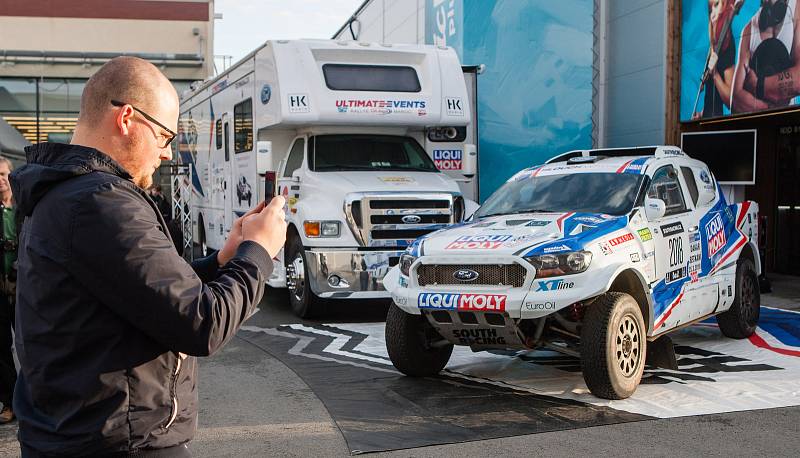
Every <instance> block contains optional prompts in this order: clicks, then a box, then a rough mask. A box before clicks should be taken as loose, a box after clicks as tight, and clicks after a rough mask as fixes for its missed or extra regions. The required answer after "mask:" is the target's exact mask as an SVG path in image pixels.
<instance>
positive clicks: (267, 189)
mask: <svg viewBox="0 0 800 458" xmlns="http://www.w3.org/2000/svg"><path fill="white" fill-rule="evenodd" d="M275 176H276V174H275V172H266V173H265V174H264V202H266V203H267V204H269V203H270V202H271V201H272V198H273V197H275V186H276V184H277V183H276V181H277V180H276V179H275Z"/></svg>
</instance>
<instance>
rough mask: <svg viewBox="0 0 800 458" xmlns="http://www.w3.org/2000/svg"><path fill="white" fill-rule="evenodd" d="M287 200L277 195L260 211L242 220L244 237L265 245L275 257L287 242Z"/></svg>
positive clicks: (268, 251) (271, 255)
mask: <svg viewBox="0 0 800 458" xmlns="http://www.w3.org/2000/svg"><path fill="white" fill-rule="evenodd" d="M285 204H286V201H285V200H284V198H283V197H282V196H277V197H274V198H273V199H272V201H271V202H270V203H269V204H268V205H267V206H266V207H265V208H264V209H263V210H261V211H260V212H258V213H255V214H252V215H249V216H248V215H245V216H244V221H242V239H243V240H252V241H253V242H256V243H258V244H259V245H261V246H263V247H264V248H265V249H266V250H267V253H269V256H270V257H272V258H274V257H275V256H276V255H277V254H278V252H279V251H280V250H281V248H283V244H284V243H285V242H286V214H285V213H284V211H283V206H284V205H285Z"/></svg>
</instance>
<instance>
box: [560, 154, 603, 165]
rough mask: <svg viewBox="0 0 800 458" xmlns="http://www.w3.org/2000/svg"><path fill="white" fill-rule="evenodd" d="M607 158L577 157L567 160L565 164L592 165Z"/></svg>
mask: <svg viewBox="0 0 800 458" xmlns="http://www.w3.org/2000/svg"><path fill="white" fill-rule="evenodd" d="M607 158H608V156H588V157H587V156H579V157H573V158H570V159H568V160H567V164H594V163H595V162H597V161H601V160H603V159H607Z"/></svg>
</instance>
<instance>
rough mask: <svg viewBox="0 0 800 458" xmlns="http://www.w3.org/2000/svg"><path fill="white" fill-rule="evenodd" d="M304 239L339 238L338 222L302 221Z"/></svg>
mask: <svg viewBox="0 0 800 458" xmlns="http://www.w3.org/2000/svg"><path fill="white" fill-rule="evenodd" d="M303 229H304V230H305V233H306V237H311V238H318V237H339V221H304V222H303Z"/></svg>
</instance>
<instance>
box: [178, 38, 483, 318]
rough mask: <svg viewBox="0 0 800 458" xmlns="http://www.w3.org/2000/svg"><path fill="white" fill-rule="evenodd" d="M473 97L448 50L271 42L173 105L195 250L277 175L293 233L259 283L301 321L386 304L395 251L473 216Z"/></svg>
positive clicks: (219, 239) (215, 242)
mask: <svg viewBox="0 0 800 458" xmlns="http://www.w3.org/2000/svg"><path fill="white" fill-rule="evenodd" d="M469 96H470V94H469V93H468V91H467V87H466V84H465V79H464V75H463V73H462V68H461V66H460V63H459V61H458V57H457V55H456V53H455V52H454V51H453V49H452V48H447V47H439V46H427V45H381V44H374V43H358V42H337V41H327V40H278V41H268V42H267V43H265V44H264V45H263V46H262V47H260V48H258V49H257V50H255V51H254V52H252V53H251V54H250V55H248V56H247V57H245V58H244V59H242V60H241V61H240V62H239V63H237V64H236V65H234V66H233V67H232V68H231V69H229V70H227V71H226V72H225V73H223V74H221V75H219V76H218V77H216V78H214V79H212V80H209V81H207V82H204V83H202V85H200V86H199V87H197V88H195V89H193V90H192V91H190V92H189V93H187V94H184V97H183V98H182V102H181V115H180V122H179V129H180V132H179V139H180V142H179V152H180V160H181V161H182V162H183V163H189V164H191V165H192V170H193V177H192V185H193V188H194V192H195V195H194V197H193V208H192V212H193V215H192V216H193V221H194V237H195V241H197V242H198V243H199V244H200V245H201V246H202V247H203V249H206V248H215V249H219V248H221V246H222V244H223V243H224V241H225V239H226V237H227V235H228V232H229V230H230V227H231V224H232V223H233V221H234V220H235V219H236V218H237V216H238V215H242V214H244V213H245V212H246V211H247V210H248V209H250V208H252V207H254V206H255V205H257V204H258V203H259V202H260V201H261V200H264V198H265V195H266V189H267V186H268V185H267V184H266V183H267V182H266V180H265V177H267V176H270V173H268V172H275V173H276V175H277V192H278V193H279V194H280V195H283V196H284V197H285V198H286V201H287V206H286V217H287V222H288V223H289V229H288V234H287V241H286V245H285V247H284V250H283V251H282V253H281V254H280V255H279V256H278V257H277V258H276V259H275V269H274V273H273V274H272V276H271V277H270V278H269V281H268V284H269V285H270V286H273V287H288V288H289V290H290V294H289V296H290V300H291V303H292V308H293V310H294V311H295V313H297V314H298V315H299V316H302V317H307V316H310V315H311V314H313V312H314V310H315V309H316V310H318V309H319V306H320V304H321V303H323V301H322V300H320V299H337V298H384V297H385V298H388V297H389V294H388V293H387V292H386V291H385V289H384V288H383V284H382V279H383V276H384V275H385V274H386V272H387V271H388V269H389V267H391V266H393V265H395V264H396V263H397V261H398V259H399V257H400V255H401V254H402V253H403V250H404V249H405V248H406V247H407V246H408V245H409V244H411V243H412V242H413V241H414V239H416V238H417V237H419V236H422V235H424V234H427V233H429V232H431V231H434V230H438V229H440V228H442V227H444V226H446V225H448V224H452V223H456V222H460V221H462V220H463V218H464V216H465V213H466V211H468V210H470V209H471V208H472V207H476V206H477V205H476V204H475V203H474V202H472V201H471V200H470V199H469V198H470V197H472V195H473V194H472V189H473V183H472V181H473V179H474V175H475V173H476V170H475V169H476V167H477V165H476V164H477V154H476V151H475V146H474V145H473V144H468V143H465V139H466V135H467V129H466V128H467V126H469V123H470V120H471V118H472V113H471V106H470V100H469ZM459 186H461V187H463V189H464V191H462V188H460V187H459Z"/></svg>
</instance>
